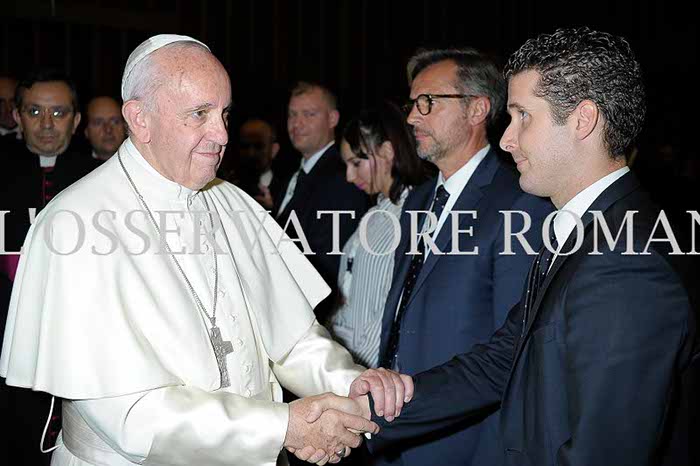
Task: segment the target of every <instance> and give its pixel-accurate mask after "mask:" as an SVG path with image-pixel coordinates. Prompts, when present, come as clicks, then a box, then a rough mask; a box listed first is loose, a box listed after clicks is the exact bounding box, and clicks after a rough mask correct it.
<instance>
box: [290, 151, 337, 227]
mask: <svg viewBox="0 0 700 466" xmlns="http://www.w3.org/2000/svg"><path fill="white" fill-rule="evenodd" d="M335 154H336V149H335V144H334V145H332V146H330V147H329V148H328V149H326V151H325V152H324V153H323V155H322V156H321V158H320V159H318V161H317V162H316V164H315V165H314V166H313V168H312V169H311V171H310V172H309V173H307V174H306V177H305V179H304V181H303V182H302V183H301V184H300V185H299V186H298V188H295V190H294V195H293V196H292V198H291V199H290V200H289V203H288V204H287V205H286V206H285V208H284V210H283V211H282V215H280V218H281V219H285V222H286V220H287V219H288V218H289V215H290V214H291V212H292V210H300V209H298V204H300V203H303V201H304V200H305V199H308V198H309V197H310V196H311V195H312V194H313V191H314V189H315V187H316V186H318V183H316V179H317V178H321V177H323V176H324V175H325V173H326V172H327V169H326V167H327V166H328V165H329V164H332V163H333V160H332V157H333V156H334V155H335ZM302 170H303V169H302ZM290 182H291V179H290ZM288 187H289V183H287V186H285V192H286V190H287V189H288ZM297 215H299V214H298V212H297Z"/></svg>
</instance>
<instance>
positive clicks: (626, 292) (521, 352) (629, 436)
mask: <svg viewBox="0 0 700 466" xmlns="http://www.w3.org/2000/svg"><path fill="white" fill-rule="evenodd" d="M589 210H591V211H595V210H598V211H602V212H603V215H604V218H605V220H606V222H607V224H608V225H609V227H610V230H611V231H613V234H614V232H616V231H618V230H619V229H620V226H621V225H622V224H623V220H624V216H625V214H626V213H627V212H628V211H632V210H636V211H638V212H639V213H638V214H636V216H635V217H634V231H633V233H634V239H633V244H632V246H633V248H634V251H636V252H640V251H642V250H644V248H645V245H646V242H647V239H648V238H649V236H650V232H651V231H652V229H653V225H654V222H655V219H656V210H655V208H654V207H653V205H652V204H651V202H650V200H649V198H648V196H647V195H646V193H644V192H643V191H642V190H641V189H640V188H639V183H638V182H637V180H636V178H635V177H634V175H632V174H627V175H625V176H623V177H621V178H620V179H619V180H617V181H616V182H615V183H613V184H612V185H611V186H610V187H608V189H606V190H605V191H604V192H603V193H602V194H601V195H600V196H599V197H598V199H597V200H596V201H595V202H594V203H593V205H592V206H591V208H590V209H589ZM583 222H584V225H585V229H584V232H585V233H584V238H583V243H582V246H581V247H580V248H579V249H578V251H577V252H575V253H573V254H571V255H568V256H559V257H557V259H556V260H555V262H554V264H553V266H552V268H551V270H550V271H549V273H548V275H547V277H546V280H545V282H544V283H543V285H542V288H541V290H540V291H539V293H538V294H537V299H536V301H535V303H534V305H533V308H532V310H531V311H530V318H529V320H528V323H527V325H526V326H524V325H523V308H522V307H521V306H520V305H518V306H515V307H514V308H513V310H512V311H511V312H510V313H509V315H508V319H507V320H506V323H505V324H504V325H503V326H502V327H501V328H500V329H499V330H498V331H497V332H496V333H495V334H494V335H493V336H492V337H491V339H490V341H489V342H488V343H486V344H481V345H476V346H475V347H474V348H473V349H472V350H471V352H469V353H465V354H461V355H459V356H457V357H455V358H454V359H452V360H451V361H449V362H447V363H445V364H443V365H441V366H437V367H435V368H433V369H431V370H429V371H426V372H423V373H421V374H418V375H417V376H416V377H415V379H414V380H415V384H416V394H415V396H414V399H413V400H412V401H411V402H410V403H409V404H408V405H407V406H405V407H404V409H403V411H402V413H401V417H399V418H398V419H397V420H395V421H394V422H392V423H386V422H383V421H382V420H380V419H377V422H379V423H380V425H381V427H382V431H381V433H380V434H379V435H377V436H375V438H374V439H373V440H372V442H371V445H370V446H371V447H372V448H374V449H378V450H381V449H383V448H386V447H388V446H390V445H391V444H392V443H396V442H405V441H411V440H410V439H411V438H415V437H417V436H420V435H424V434H426V433H427V432H432V431H436V430H438V431H439V430H441V429H446V428H449V427H450V426H452V425H454V424H455V423H458V422H462V421H464V420H465V419H474V418H478V416H479V415H480V413H482V412H483V410H485V409H489V408H492V407H496V406H499V404H500V407H501V409H500V431H501V433H502V440H503V449H502V455H503V459H504V460H505V462H506V464H507V465H518V466H548V465H570V466H576V465H580V466H592V465H615V466H644V465H652V464H660V463H661V461H662V460H661V458H662V457H663V456H666V455H667V454H668V446H669V444H670V442H669V439H672V438H675V439H679V438H680V439H681V440H683V439H685V445H682V446H679V443H675V448H676V449H677V451H676V453H679V454H680V455H681V456H685V459H679V457H678V456H676V457H675V459H674V460H673V461H672V462H671V463H670V464H674V465H675V466H682V465H686V464H689V461H690V460H689V459H688V455H687V452H688V451H689V447H688V440H689V438H690V437H689V436H688V433H687V431H686V432H685V433H684V434H683V433H681V434H680V435H677V434H676V433H675V432H671V431H673V430H683V429H686V428H687V424H686V426H683V425H681V423H679V422H678V420H679V417H678V414H679V413H678V409H677V408H678V406H683V403H679V400H682V399H683V398H685V396H684V393H683V391H682V390H680V387H681V386H682V381H683V377H684V375H685V374H686V373H687V372H688V371H689V370H691V369H690V368H691V367H692V366H690V361H691V359H692V355H693V354H695V353H696V351H697V348H696V337H695V332H696V328H695V318H694V316H693V311H692V308H691V304H690V301H689V299H688V294H687V293H686V290H685V288H684V286H683V284H682V280H681V277H680V276H679V274H678V273H677V270H679V269H677V268H676V266H675V264H672V263H671V261H670V259H672V258H673V257H672V256H667V255H666V254H665V253H664V252H663V251H661V250H660V248H659V245H661V246H663V244H662V243H652V244H651V246H650V247H649V253H650V254H648V255H623V254H622V252H624V251H625V250H626V249H627V246H628V245H627V243H626V238H625V235H624V234H622V235H620V241H619V242H618V243H617V244H616V246H615V247H614V249H613V250H612V251H611V250H610V248H608V247H607V245H606V243H605V242H604V240H601V245H600V247H599V251H600V252H601V253H602V254H597V255H596V254H590V252H591V251H593V249H594V246H593V245H594V222H592V216H591V215H590V214H587V215H586V216H584V218H583ZM575 236H576V235H575V234H572V235H571V236H570V238H569V239H568V240H567V242H566V243H565V244H564V246H563V249H562V250H563V251H570V250H572V246H573V245H574V239H575ZM598 237H599V238H603V236H602V234H600V233H599V234H598ZM521 335H523V336H522V337H521ZM686 388H687V387H686ZM686 395H687V394H686ZM693 396H694V397H697V392H696V393H694V394H693ZM686 423H687V419H686ZM695 441H697V438H696V439H695ZM681 443H682V442H681ZM433 463H434V464H442V458H440V457H435V458H434V459H433Z"/></svg>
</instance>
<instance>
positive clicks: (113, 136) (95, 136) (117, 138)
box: [85, 96, 126, 163]
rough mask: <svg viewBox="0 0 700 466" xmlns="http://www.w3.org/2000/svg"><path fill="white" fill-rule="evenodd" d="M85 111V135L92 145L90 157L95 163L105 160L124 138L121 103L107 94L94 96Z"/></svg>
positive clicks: (112, 153) (124, 129) (124, 128)
mask: <svg viewBox="0 0 700 466" xmlns="http://www.w3.org/2000/svg"><path fill="white" fill-rule="evenodd" d="M85 113H86V114H87V125H86V126H85V137H86V138H87V140H88V141H89V142H90V146H92V158H93V160H96V161H97V163H102V162H105V161H107V160H108V159H109V158H110V157H111V156H112V155H114V153H115V152H117V149H119V146H121V145H122V142H124V139H126V124H125V123H124V118H123V117H122V108H121V105H119V102H117V101H116V100H115V99H113V98H112V97H109V96H99V97H94V98H93V99H92V100H90V102H89V103H88V106H87V111H86V112H85Z"/></svg>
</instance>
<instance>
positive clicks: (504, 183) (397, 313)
mask: <svg viewBox="0 0 700 466" xmlns="http://www.w3.org/2000/svg"><path fill="white" fill-rule="evenodd" d="M408 76H409V85H410V87H411V91H410V100H409V103H408V105H407V106H406V110H407V112H408V119H407V121H408V123H409V125H411V127H412V128H413V133H414V135H415V138H416V148H417V152H418V155H419V156H420V157H421V158H423V159H425V160H427V161H429V162H431V163H433V164H435V166H437V168H438V169H439V174H438V176H437V177H436V178H433V179H432V180H430V181H428V182H427V183H425V184H424V185H422V186H419V187H417V188H416V189H414V191H413V192H412V193H411V194H410V195H409V197H408V199H407V200H406V203H405V205H404V211H403V213H402V218H401V226H402V235H401V243H400V245H399V247H398V249H397V252H396V263H397V267H396V269H395V274H394V280H393V283H392V286H391V290H390V292H389V295H388V298H387V302H386V306H385V309H384V319H383V324H382V336H381V345H380V364H381V365H382V367H385V368H388V369H394V370H397V371H400V372H401V373H404V374H409V375H413V374H416V373H418V372H421V371H424V370H426V369H428V368H430V367H433V366H435V365H436V364H439V363H442V362H445V361H447V360H449V359H450V358H452V357H453V356H455V355H456V354H459V353H461V352H464V351H466V350H468V349H469V348H470V347H471V346H472V345H474V344H475V343H479V342H485V341H487V340H488V338H489V336H490V335H491V334H492V333H493V332H494V331H495V330H496V329H498V328H499V327H500V326H501V324H502V323H503V322H504V321H505V318H506V315H507V313H508V310H509V309H510V308H511V307H512V306H513V304H515V303H516V302H517V301H518V299H519V297H520V293H521V291H522V288H523V284H524V277H525V276H527V271H528V268H529V266H530V264H531V262H532V257H533V256H529V255H528V253H529V254H534V253H535V252H536V251H537V250H538V249H539V247H540V245H541V243H542V238H541V225H542V221H543V220H544V217H545V216H546V215H547V214H548V213H549V212H550V211H551V210H552V205H551V204H550V203H549V202H548V201H545V200H543V199H540V198H537V197H535V196H532V195H529V194H526V193H524V192H523V191H522V190H521V189H520V187H519V185H518V176H517V173H516V172H515V171H514V170H513V169H512V167H510V166H507V165H506V164H505V163H503V162H502V161H501V160H500V159H499V156H498V155H497V153H496V151H495V150H494V149H493V148H492V147H491V146H490V145H489V142H488V134H487V133H488V130H490V129H491V127H492V126H493V124H494V123H495V121H496V118H497V117H498V116H499V114H500V113H501V111H502V110H503V106H504V102H505V84H504V82H503V79H502V77H501V74H500V73H499V71H498V69H497V68H496V66H495V64H494V63H493V62H492V61H491V60H490V59H489V58H487V57H486V56H484V55H482V54H480V53H479V52H477V51H475V50H472V49H460V50H456V49H450V50H426V51H421V52H419V53H418V54H416V55H415V56H414V57H413V58H411V60H410V61H409V64H408ZM493 136H496V137H498V136H500V135H493ZM411 211H432V212H433V213H434V214H435V218H436V219H437V226H433V228H434V230H433V231H432V232H430V233H427V234H426V235H425V236H423V238H422V239H419V240H418V247H417V251H416V250H412V246H411V240H410V237H411V235H413V236H415V230H414V232H413V233H412V229H411V215H410V214H409V212H411ZM464 211H473V212H472V213H467V212H464ZM500 211H523V212H525V213H527V214H528V215H529V218H530V220H531V221H532V223H531V225H530V229H529V230H528V231H527V232H526V233H525V235H524V236H525V238H526V239H527V241H528V242H529V245H530V246H531V247H530V248H527V247H524V246H523V245H522V244H520V242H519V241H517V240H513V241H511V250H512V252H513V254H510V255H508V254H502V253H503V252H504V251H506V250H507V249H508V247H507V245H506V244H505V242H506V241H507V240H508V239H509V238H507V235H506V233H507V231H506V230H507V227H506V226H505V224H504V221H505V216H504V215H503V214H501V213H500ZM463 212H464V213H463ZM417 218H418V219H419V220H418V223H417V225H416V226H417V231H419V232H420V231H429V230H430V228H429V226H428V225H427V224H425V225H423V229H421V225H422V222H423V218H425V215H421V216H418V217H417ZM511 220H512V225H511V226H510V230H511V231H512V232H513V233H515V232H519V231H521V229H523V228H524V223H523V222H524V220H523V215H520V214H513V215H512V216H511ZM457 229H458V230H459V232H458V234H457V238H456V241H455V239H453V235H454V231H455V230H457ZM469 229H471V232H469V231H467V230H469ZM511 239H512V238H511ZM416 252H417V254H416ZM489 414H491V413H490V412H488V411H485V412H484V413H482V415H481V419H483V418H484V417H487V416H488V415H489ZM500 456H502V453H501V452H500V446H499V442H498V436H497V425H496V419H495V417H493V416H492V418H489V419H486V421H485V422H484V423H482V424H480V425H478V424H476V423H472V424H470V423H463V424H461V425H459V426H458V427H456V428H452V429H449V430H445V431H442V432H438V433H432V434H431V435H430V436H429V437H426V438H423V439H420V440H419V441H411V442H410V443H409V442H406V443H404V444H400V445H399V447H398V448H397V449H396V450H395V451H393V452H389V453H387V454H386V455H385V456H382V457H379V458H378V463H379V464H391V465H405V466H408V465H413V464H436V463H439V464H441V465H455V466H456V465H465V466H466V465H475V466H477V465H489V466H493V465H499V464H500V461H499V458H500Z"/></svg>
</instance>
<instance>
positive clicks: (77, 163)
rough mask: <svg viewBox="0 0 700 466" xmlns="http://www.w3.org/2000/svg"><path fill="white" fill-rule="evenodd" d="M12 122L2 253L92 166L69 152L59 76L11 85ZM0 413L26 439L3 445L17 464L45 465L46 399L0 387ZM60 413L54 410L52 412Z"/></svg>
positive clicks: (68, 98)
mask: <svg viewBox="0 0 700 466" xmlns="http://www.w3.org/2000/svg"><path fill="white" fill-rule="evenodd" d="M14 100H15V108H14V110H13V117H14V120H15V121H16V122H17V125H18V126H19V128H20V130H21V131H22V136H23V139H24V140H23V141H21V142H20V143H18V144H16V145H14V146H13V150H12V151H8V153H7V154H6V155H5V156H4V157H3V160H2V163H3V164H4V165H3V170H1V171H0V173H1V174H0V186H1V188H0V210H2V211H9V212H8V213H7V214H5V217H4V225H3V226H4V229H5V231H4V233H5V237H4V240H5V241H4V244H3V245H1V246H4V250H5V251H8V252H14V251H19V249H20V247H21V246H22V243H23V242H24V237H25V235H26V234H27V231H28V230H29V226H30V224H31V220H32V216H33V215H32V214H31V213H30V209H35V210H34V211H33V212H35V213H38V212H39V211H40V210H41V209H42V208H43V207H44V206H45V205H46V204H47V203H48V202H49V201H50V200H51V198H53V197H54V196H55V195H56V194H58V193H59V192H60V191H61V190H63V189H64V188H66V187H67V186H68V185H70V184H72V183H73V182H75V181H77V180H78V179H79V178H81V177H82V176H83V175H85V174H87V173H88V172H89V171H90V170H91V169H92V168H94V166H95V165H94V164H92V163H91V161H90V159H89V158H87V157H83V156H81V155H80V154H78V153H76V152H73V151H72V150H70V149H69V146H70V143H71V140H72V138H73V135H74V134H75V130H76V128H77V126H78V124H79V123H80V112H79V111H78V98H77V93H76V89H75V86H74V84H73V83H72V82H71V81H70V80H69V79H68V78H67V77H66V76H65V75H63V74H60V73H56V72H53V71H38V72H34V73H31V74H29V75H28V76H26V77H25V78H24V79H22V80H21V81H20V82H19V84H18V85H17V89H16V91H15V95H14ZM0 259H2V262H0V266H1V268H2V272H3V273H5V274H6V275H7V276H8V277H9V278H10V279H14V275H15V272H16V269H17V262H18V261H19V254H11V255H2V256H0ZM2 385H3V386H2V388H0V392H2V397H0V398H2V404H3V405H4V408H3V413H5V414H4V416H5V418H6V420H7V422H8V423H9V424H8V425H12V426H13V429H15V435H14V436H13V437H12V438H13V439H28V440H26V441H25V440H19V441H17V442H13V444H12V445H8V448H10V449H11V451H12V453H11V455H12V456H13V457H14V458H17V460H16V461H18V464H20V463H21V464H36V465H42V464H48V461H49V457H48V455H42V454H41V453H40V452H39V451H38V448H37V445H36V439H37V438H41V433H42V430H43V427H44V421H45V418H46V413H47V412H48V410H49V404H50V397H49V396H48V395H46V394H44V393H41V392H30V391H27V390H19V389H16V388H12V387H8V386H5V384H4V382H3V383H2ZM57 411H58V412H60V410H57ZM58 427H60V422H57V420H54V421H53V422H52V424H51V425H50V427H49V431H48V433H47V437H48V439H47V440H46V441H47V443H48V444H52V443H53V442H54V440H55V435H56V434H57V433H58Z"/></svg>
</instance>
